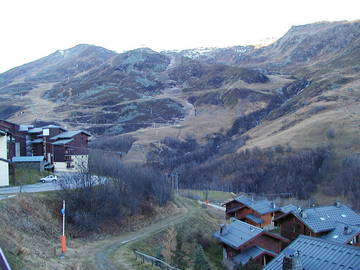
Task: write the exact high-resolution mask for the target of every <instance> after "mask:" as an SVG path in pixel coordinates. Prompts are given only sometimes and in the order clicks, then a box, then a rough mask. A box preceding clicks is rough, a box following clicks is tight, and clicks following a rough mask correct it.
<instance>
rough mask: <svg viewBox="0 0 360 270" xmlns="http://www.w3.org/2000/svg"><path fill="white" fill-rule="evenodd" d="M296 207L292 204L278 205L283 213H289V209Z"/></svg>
mask: <svg viewBox="0 0 360 270" xmlns="http://www.w3.org/2000/svg"><path fill="white" fill-rule="evenodd" d="M297 209H298V207H297V206H295V205H293V204H288V205H285V206H282V207H280V211H281V212H283V213H284V214H287V213H290V212H291V211H296V210H297Z"/></svg>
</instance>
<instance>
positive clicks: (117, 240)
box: [76, 202, 196, 270]
mask: <svg viewBox="0 0 360 270" xmlns="http://www.w3.org/2000/svg"><path fill="white" fill-rule="evenodd" d="M194 211H196V208H194V207H193V206H190V205H189V204H187V203H183V202H182V203H181V207H179V208H178V211H177V214H176V215H174V216H170V217H166V218H162V219H160V220H159V221H157V222H155V223H153V224H150V225H149V226H146V227H145V228H143V229H140V230H138V231H136V232H131V233H125V234H122V235H119V236H117V237H112V238H111V239H107V240H101V241H99V242H97V243H96V242H95V243H92V244H90V245H87V246H86V247H84V248H83V250H81V251H80V252H79V254H78V256H77V257H78V261H81V262H83V263H81V266H78V267H77V268H76V269H97V270H118V269H131V267H130V268H129V266H128V265H127V263H126V261H125V260H122V258H120V259H119V258H117V260H116V261H117V262H116V263H115V262H114V261H113V259H112V256H113V254H114V253H115V252H117V251H119V249H121V248H123V247H126V245H128V244H130V243H132V242H134V241H137V240H140V239H142V238H145V237H148V236H151V235H152V234H155V233H157V232H160V231H162V230H164V229H166V228H168V227H169V226H171V225H174V224H176V223H179V222H181V221H183V220H184V219H186V218H187V217H189V216H190V215H191V214H192V213H193V212H194ZM79 255H80V256H79ZM84 266H85V267H84Z"/></svg>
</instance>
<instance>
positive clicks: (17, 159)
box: [12, 156, 45, 162]
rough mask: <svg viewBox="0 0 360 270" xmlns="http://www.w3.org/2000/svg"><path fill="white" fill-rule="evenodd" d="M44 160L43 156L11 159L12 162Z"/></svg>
mask: <svg viewBox="0 0 360 270" xmlns="http://www.w3.org/2000/svg"><path fill="white" fill-rule="evenodd" d="M44 159H45V157H44V156H28V157H27V156H24V157H13V158H12V161H13V162H40V161H43V160H44Z"/></svg>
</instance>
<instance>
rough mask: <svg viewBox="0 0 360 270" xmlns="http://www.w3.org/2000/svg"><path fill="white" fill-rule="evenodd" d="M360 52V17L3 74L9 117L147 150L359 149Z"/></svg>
mask: <svg viewBox="0 0 360 270" xmlns="http://www.w3.org/2000/svg"><path fill="white" fill-rule="evenodd" d="M359 48H360V22H359V21H353V22H347V21H340V22H319V23H314V24H308V25H301V26H293V27H292V28H291V29H290V30H289V31H288V32H287V33H286V34H285V35H284V36H283V37H282V38H280V39H279V40H277V41H275V42H274V43H272V44H270V45H268V46H263V47H256V46H234V47H228V48H200V49H188V50H182V51H163V52H156V51H153V50H151V49H149V48H140V49H135V50H131V51H127V52H124V53H116V52H113V51H109V50H107V49H104V48H100V47H96V46H92V45H86V44H82V45H78V46H75V47H73V48H70V49H68V50H63V51H56V52H54V53H53V54H51V55H49V56H47V57H44V58H41V59H39V60H37V61H34V62H31V63H29V64H25V65H23V66H20V67H17V68H14V69H12V70H9V71H7V72H5V73H2V74H0V93H1V98H0V108H1V109H0V118H6V119H9V120H11V121H14V122H17V123H30V122H34V121H35V120H37V121H43V122H57V123H59V124H62V125H65V126H67V127H68V128H71V127H74V128H75V127H76V128H78V127H80V128H84V129H87V130H88V131H90V132H92V133H93V134H94V135H105V134H107V135H117V134H124V133H128V134H130V135H132V136H135V137H136V138H137V139H138V141H137V142H136V143H135V145H138V146H139V145H140V146H141V145H147V146H149V145H151V143H153V142H158V141H160V140H161V139H162V138H164V137H165V136H172V137H175V138H185V137H186V136H188V135H191V136H194V137H195V138H197V139H198V140H199V141H203V140H204V138H205V137H206V136H208V135H210V134H214V133H221V134H224V135H226V136H227V139H224V140H235V141H236V140H240V139H241V138H243V137H244V136H246V138H247V141H246V144H245V145H242V146H241V147H240V146H239V147H236V148H234V149H233V150H234V151H237V150H238V149H244V148H252V147H255V146H258V147H270V146H274V145H278V144H281V145H289V146H293V147H297V148H304V147H305V148H306V147H317V146H324V145H332V146H333V147H334V148H335V149H336V151H337V152H338V153H343V152H347V151H349V149H351V151H355V152H359V151H360V147H359V146H358V144H356V138H357V133H358V131H359V130H358V129H359V126H358V125H357V122H358V120H360V119H359V115H360V111H359V110H358V107H359V106H358V105H359V104H358V103H359V93H360V92H359V89H360V88H359V86H360V83H359V82H360V81H359V79H360V78H359V70H360V67H359V63H360V62H359V60H360V51H359ZM10 104H11V105H10ZM330 133H331V134H333V135H334V136H327V134H330ZM136 149H137V150H136ZM139 149H143V148H141V147H140V148H139V147H135V148H134V149H132V150H131V151H130V154H134V155H135V156H136V152H139V151H138V150H139ZM141 151H143V150H141Z"/></svg>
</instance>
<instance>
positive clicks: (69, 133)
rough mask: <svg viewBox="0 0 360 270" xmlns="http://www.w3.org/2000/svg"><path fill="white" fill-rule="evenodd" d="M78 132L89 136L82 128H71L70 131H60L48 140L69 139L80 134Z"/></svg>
mask: <svg viewBox="0 0 360 270" xmlns="http://www.w3.org/2000/svg"><path fill="white" fill-rule="evenodd" d="M80 133H84V134H85V135H87V136H91V135H90V134H89V133H87V132H86V131H84V130H72V131H66V132H63V133H60V134H58V135H56V136H54V137H52V138H50V140H54V141H55V140H59V139H71V138H72V137H74V136H76V135H78V134H80Z"/></svg>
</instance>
